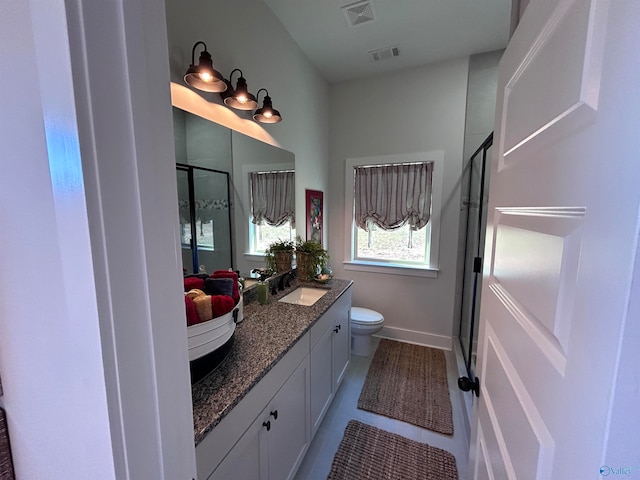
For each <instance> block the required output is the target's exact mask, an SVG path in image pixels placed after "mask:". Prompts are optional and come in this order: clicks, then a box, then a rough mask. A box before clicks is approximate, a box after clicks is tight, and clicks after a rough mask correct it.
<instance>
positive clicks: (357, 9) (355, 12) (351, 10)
mask: <svg viewBox="0 0 640 480" xmlns="http://www.w3.org/2000/svg"><path fill="white" fill-rule="evenodd" d="M342 13H344V16H345V18H346V19H347V23H348V24H349V26H350V27H355V26H357V25H362V24H363V23H367V22H371V21H373V20H375V16H374V11H373V4H372V3H371V2H358V3H352V4H351V5H347V6H345V7H342Z"/></svg>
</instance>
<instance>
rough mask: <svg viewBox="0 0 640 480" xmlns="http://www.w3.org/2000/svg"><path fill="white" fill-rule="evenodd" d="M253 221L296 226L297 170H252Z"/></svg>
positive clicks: (261, 223) (276, 225)
mask: <svg viewBox="0 0 640 480" xmlns="http://www.w3.org/2000/svg"><path fill="white" fill-rule="evenodd" d="M249 175H250V182H251V212H252V214H253V219H252V222H253V223H255V224H257V225H263V224H265V223H267V224H268V225H272V226H274V227H279V226H280V225H283V224H284V223H286V222H287V221H289V222H291V226H292V227H295V172H294V171H280V172H251V173H250V174H249Z"/></svg>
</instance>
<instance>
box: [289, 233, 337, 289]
mask: <svg viewBox="0 0 640 480" xmlns="http://www.w3.org/2000/svg"><path fill="white" fill-rule="evenodd" d="M299 253H302V255H298V254H299ZM296 255H297V257H298V273H300V274H302V275H305V274H306V275H305V276H306V279H307V280H311V279H312V278H313V277H315V275H316V273H317V272H318V271H320V272H324V271H325V270H326V268H327V264H328V262H329V252H327V251H326V250H325V249H324V248H322V245H320V244H319V243H317V242H314V241H313V240H302V237H300V236H297V237H296ZM302 256H306V257H307V260H306V263H307V265H308V267H307V271H306V272H301V271H300V265H301V264H302V262H301V257H302Z"/></svg>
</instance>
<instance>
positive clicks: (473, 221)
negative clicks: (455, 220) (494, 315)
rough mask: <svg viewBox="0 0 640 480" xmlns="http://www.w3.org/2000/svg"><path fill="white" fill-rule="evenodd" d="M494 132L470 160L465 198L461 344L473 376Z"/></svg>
mask: <svg viewBox="0 0 640 480" xmlns="http://www.w3.org/2000/svg"><path fill="white" fill-rule="evenodd" d="M492 145H493V134H492V135H490V136H489V137H488V138H487V140H485V142H484V143H483V144H482V145H481V146H480V148H479V149H478V150H477V151H476V153H475V154H474V155H473V156H472V157H471V159H470V160H469V164H468V168H469V172H468V179H469V183H468V193H467V195H466V196H465V198H464V200H463V205H464V206H465V207H466V209H467V228H466V242H465V254H464V255H465V256H464V276H463V282H462V305H461V309H460V345H461V347H462V353H463V355H464V360H465V366H466V368H467V372H468V374H469V377H470V378H474V376H475V369H476V365H475V360H476V352H477V335H478V319H479V313H480V290H481V284H482V267H483V258H482V257H483V256H484V243H485V231H486V225H487V217H486V215H487V208H486V207H487V203H488V198H487V194H488V192H489V189H488V172H486V166H487V163H488V160H489V159H490V158H491V148H492Z"/></svg>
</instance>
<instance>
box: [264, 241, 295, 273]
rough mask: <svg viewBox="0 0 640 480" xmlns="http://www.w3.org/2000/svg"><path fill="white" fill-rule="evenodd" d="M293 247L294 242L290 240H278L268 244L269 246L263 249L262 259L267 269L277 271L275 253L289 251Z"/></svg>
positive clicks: (290, 251)
mask: <svg viewBox="0 0 640 480" xmlns="http://www.w3.org/2000/svg"><path fill="white" fill-rule="evenodd" d="M294 249H295V243H294V242H293V241H292V240H278V241H276V242H273V243H271V244H269V247H268V248H267V249H266V250H265V254H264V261H265V263H266V267H267V270H269V271H271V272H273V273H275V272H277V271H278V268H277V265H276V253H291V254H293V251H294Z"/></svg>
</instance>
